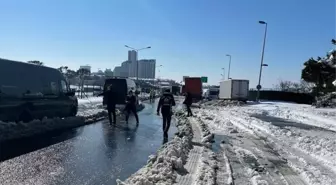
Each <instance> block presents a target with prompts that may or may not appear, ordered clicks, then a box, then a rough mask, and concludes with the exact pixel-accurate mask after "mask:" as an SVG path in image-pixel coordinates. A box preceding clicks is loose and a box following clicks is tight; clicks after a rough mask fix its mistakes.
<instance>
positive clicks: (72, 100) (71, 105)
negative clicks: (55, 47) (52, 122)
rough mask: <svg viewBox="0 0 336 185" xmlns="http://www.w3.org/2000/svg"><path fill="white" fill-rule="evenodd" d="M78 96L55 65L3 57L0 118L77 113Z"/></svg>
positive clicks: (8, 119) (0, 63) (0, 81)
mask: <svg viewBox="0 0 336 185" xmlns="http://www.w3.org/2000/svg"><path fill="white" fill-rule="evenodd" d="M77 111H78V100H77V97H76V96H75V92H73V91H71V90H70V88H69V85H68V83H67V81H66V80H65V78H64V76H63V74H62V73H61V72H60V71H59V70H57V69H54V68H50V67H45V66H40V65H36V64H29V63H24V62H17V61H12V60H6V59H0V120H3V121H24V122H28V121H31V120H33V119H42V118H43V117H48V118H52V117H67V116H75V115H76V114H77Z"/></svg>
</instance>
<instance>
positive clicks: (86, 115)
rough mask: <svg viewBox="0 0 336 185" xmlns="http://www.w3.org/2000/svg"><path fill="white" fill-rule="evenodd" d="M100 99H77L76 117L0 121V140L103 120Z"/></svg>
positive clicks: (105, 113) (104, 113) (142, 106)
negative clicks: (29, 120) (26, 121)
mask: <svg viewBox="0 0 336 185" xmlns="http://www.w3.org/2000/svg"><path fill="white" fill-rule="evenodd" d="M146 99H148V97H140V100H141V101H144V100H146ZM102 101H103V100H102V97H90V98H85V99H78V113H77V116H76V117H67V118H52V119H48V118H44V119H42V120H33V121H31V122H28V123H23V122H19V123H15V122H2V121H0V133H1V134H0V142H5V141H8V140H13V139H18V138H23V137H29V136H32V135H36V134H42V133H45V132H49V131H54V130H61V129H70V128H75V127H79V126H83V125H86V124H91V123H95V122H97V121H100V120H103V119H105V118H106V116H107V112H106V110H105V109H104V108H103V105H102ZM143 108H144V105H141V106H140V110H141V109H143ZM117 114H120V112H119V111H117Z"/></svg>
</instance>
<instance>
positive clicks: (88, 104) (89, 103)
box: [77, 97, 105, 116]
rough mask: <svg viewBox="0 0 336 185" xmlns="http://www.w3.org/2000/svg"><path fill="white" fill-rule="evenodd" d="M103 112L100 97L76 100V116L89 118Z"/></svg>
mask: <svg viewBox="0 0 336 185" xmlns="http://www.w3.org/2000/svg"><path fill="white" fill-rule="evenodd" d="M104 110H105V109H104V107H103V98H102V97H90V98H85V99H78V113H77V116H91V115H95V114H98V113H99V112H101V111H104Z"/></svg>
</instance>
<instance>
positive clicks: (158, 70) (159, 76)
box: [154, 65, 163, 84]
mask: <svg viewBox="0 0 336 185" xmlns="http://www.w3.org/2000/svg"><path fill="white" fill-rule="evenodd" d="M160 67H163V65H159V66H156V67H155V69H156V68H158V71H159V75H158V80H159V77H160ZM154 79H155V77H154ZM157 84H159V83H157Z"/></svg>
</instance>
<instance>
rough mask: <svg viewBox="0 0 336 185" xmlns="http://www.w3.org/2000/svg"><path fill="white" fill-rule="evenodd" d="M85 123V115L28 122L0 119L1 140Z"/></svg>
mask: <svg viewBox="0 0 336 185" xmlns="http://www.w3.org/2000/svg"><path fill="white" fill-rule="evenodd" d="M83 124H85V119H84V118H83V117H69V118H64V119H61V118H54V119H47V118H44V119H42V121H41V120H34V121H31V122H28V123H23V122H19V123H14V122H8V123H7V122H2V121H0V133H1V134H0V142H3V141H6V140H11V139H16V138H22V137H28V136H32V135H35V134H41V133H44V132H47V131H51V130H57V129H64V128H72V127H77V126H81V125H83Z"/></svg>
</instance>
